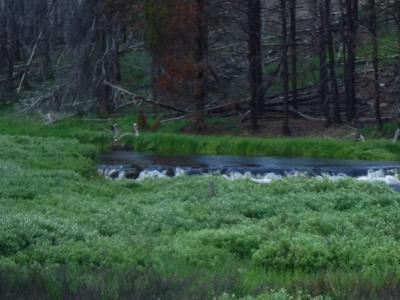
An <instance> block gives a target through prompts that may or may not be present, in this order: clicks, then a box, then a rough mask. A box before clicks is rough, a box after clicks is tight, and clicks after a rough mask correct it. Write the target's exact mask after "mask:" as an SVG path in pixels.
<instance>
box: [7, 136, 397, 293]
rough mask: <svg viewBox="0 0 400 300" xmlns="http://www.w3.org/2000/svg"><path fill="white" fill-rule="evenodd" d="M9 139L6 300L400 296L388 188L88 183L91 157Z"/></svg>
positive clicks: (81, 150)
mask: <svg viewBox="0 0 400 300" xmlns="http://www.w3.org/2000/svg"><path fill="white" fill-rule="evenodd" d="M0 140H1V143H0V298H2V299H15V298H27V297H31V298H42V299H60V298H62V297H67V298H80V299H100V298H104V299H115V298H125V299H212V298H214V297H217V298H220V297H222V298H221V299H223V300H225V299H241V298H243V297H245V298H244V299H260V300H261V299H310V297H309V296H307V295H312V296H318V295H325V296H329V297H331V298H333V299H343V298H345V297H347V298H348V299H355V298H360V297H361V296H365V295H367V296H370V297H376V298H385V297H386V296H391V297H394V298H396V297H397V296H398V295H399V293H400V255H399V253H398V251H397V249H399V248H400V235H399V232H400V231H399V228H400V220H399V218H398V215H399V213H400V194H397V193H394V192H392V191H391V190H390V189H389V188H387V187H386V186H385V185H383V184H373V185H372V184H367V183H359V182H355V181H352V180H342V181H338V182H328V181H323V180H320V181H318V180H309V179H306V178H295V179H286V180H283V181H279V182H275V183H272V184H270V185H259V184H255V183H252V182H250V181H236V182H230V181H226V180H224V179H222V178H212V179H211V178H196V177H194V178H179V179H165V180H148V181H145V182H143V183H140V184H137V183H134V182H130V181H121V182H111V181H107V180H105V179H103V178H99V177H97V176H87V174H92V171H93V163H92V162H90V160H89V158H91V157H93V148H92V147H91V146H84V145H81V144H78V143H77V142H76V141H73V140H64V139H56V138H36V137H29V138H28V137H21V136H0ZM10 149H13V150H14V151H16V152H15V154H12V153H11V150H10ZM55 153H56V154H55ZM27 155H28V156H27ZM88 161H89V162H88ZM360 249H362V251H360ZM234 295H235V296H234ZM291 295H292V296H291ZM251 297H254V298H251ZM320 299H322V298H320Z"/></svg>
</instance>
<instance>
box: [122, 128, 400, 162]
mask: <svg viewBox="0 0 400 300" xmlns="http://www.w3.org/2000/svg"><path fill="white" fill-rule="evenodd" d="M126 142H127V143H131V144H133V145H134V146H135V149H136V150H138V151H151V152H156V153H164V154H167V153H175V154H226V155H248V156H257V155H259V156H281V157H308V158H334V159H361V160H391V161H397V160H400V145H399V144H397V143H392V142H390V141H384V140H369V141H367V142H355V141H350V140H335V139H307V138H290V139H289V138H286V139H285V138H269V139H260V138H258V139H257V138H235V137H210V136H208V137H200V136H190V135H178V134H165V133H155V134H150V133H148V134H143V135H141V136H140V137H139V138H135V139H126Z"/></svg>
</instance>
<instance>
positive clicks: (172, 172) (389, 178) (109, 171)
mask: <svg viewBox="0 0 400 300" xmlns="http://www.w3.org/2000/svg"><path fill="white" fill-rule="evenodd" d="M98 171H99V174H101V175H102V176H105V177H107V178H111V179H114V180H121V179H132V180H136V181H143V180H145V179H149V178H174V177H179V176H191V175H196V176H222V177H223V178H225V179H227V180H232V181H234V180H250V181H252V182H256V183H260V184H268V183H271V182H273V181H276V180H281V179H283V178H285V177H294V176H305V177H309V178H316V179H321V180H332V181H337V180H340V179H344V178H350V177H351V176H349V175H347V174H345V173H338V174H329V173H322V174H313V175H310V174H308V173H307V172H298V171H293V172H286V173H285V174H284V175H282V174H276V173H273V172H268V173H264V174H257V173H252V172H250V171H245V172H240V171H223V170H222V171H221V170H207V171H204V170H199V169H197V170H196V169H190V168H181V167H177V168H168V169H166V168H164V169H163V168H153V169H151V168H150V169H144V170H132V169H129V168H126V167H124V166H100V167H99V169H98ZM399 173H400V172H399V170H398V169H393V170H383V169H370V170H368V172H367V174H365V175H363V176H358V177H352V178H355V179H356V180H359V181H364V182H384V183H386V184H388V185H391V186H400V180H399V176H398V174H399Z"/></svg>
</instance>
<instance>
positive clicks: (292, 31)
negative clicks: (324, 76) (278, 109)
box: [290, 0, 298, 110]
mask: <svg viewBox="0 0 400 300" xmlns="http://www.w3.org/2000/svg"><path fill="white" fill-rule="evenodd" d="M296 4H297V1H296V0H292V1H291V6H290V48H291V55H290V56H291V63H292V72H291V75H292V97H293V99H292V103H293V108H294V109H295V110H297V106H298V105H297V98H298V93H297V41H296V37H297V32H296V31H297V26H296V9H297V7H296Z"/></svg>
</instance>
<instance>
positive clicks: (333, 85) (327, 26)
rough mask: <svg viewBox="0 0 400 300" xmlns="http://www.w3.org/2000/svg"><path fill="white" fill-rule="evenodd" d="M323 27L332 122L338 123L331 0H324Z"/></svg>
mask: <svg viewBox="0 0 400 300" xmlns="http://www.w3.org/2000/svg"><path fill="white" fill-rule="evenodd" d="M325 14H326V15H325V29H326V34H327V37H326V43H327V48H328V52H329V71H330V85H331V88H330V90H331V96H332V102H333V120H332V121H333V123H340V122H341V118H340V99H339V88H338V83H337V74H336V59H335V46H334V42H333V36H332V24H331V0H325Z"/></svg>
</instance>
